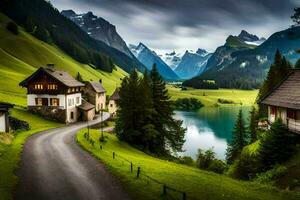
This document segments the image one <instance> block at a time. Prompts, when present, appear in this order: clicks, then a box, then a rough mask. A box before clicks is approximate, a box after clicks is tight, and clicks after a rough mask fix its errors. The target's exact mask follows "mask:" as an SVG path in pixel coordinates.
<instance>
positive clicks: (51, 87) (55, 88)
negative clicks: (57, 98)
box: [48, 84, 57, 90]
mask: <svg viewBox="0 0 300 200" xmlns="http://www.w3.org/2000/svg"><path fill="white" fill-rule="evenodd" d="M48 90H57V85H56V84H48Z"/></svg>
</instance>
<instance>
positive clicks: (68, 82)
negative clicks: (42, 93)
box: [19, 67, 84, 87]
mask: <svg viewBox="0 0 300 200" xmlns="http://www.w3.org/2000/svg"><path fill="white" fill-rule="evenodd" d="M42 71H43V72H45V73H46V74H48V75H49V76H51V77H52V78H54V79H56V80H57V81H58V82H60V83H62V84H63V85H65V86H67V87H83V86H84V84H83V83H81V82H79V81H77V80H76V79H75V78H73V77H72V76H71V75H70V74H68V73H67V72H65V71H62V70H57V69H55V68H46V67H40V68H39V69H38V70H37V71H35V72H34V73H33V74H31V75H30V76H29V77H27V78H26V79H25V80H23V81H22V82H21V83H20V84H19V85H20V86H22V87H26V86H27V85H28V83H29V81H30V80H31V79H32V78H34V77H35V76H36V75H38V74H39V73H40V72H42Z"/></svg>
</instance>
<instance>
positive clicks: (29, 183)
mask: <svg viewBox="0 0 300 200" xmlns="http://www.w3.org/2000/svg"><path fill="white" fill-rule="evenodd" d="M108 117H109V115H108V113H105V114H104V116H103V119H104V120H106V119H107V118H108ZM99 122H100V119H96V120H94V121H92V122H90V123H89V124H90V125H93V124H96V123H99ZM86 125H87V123H83V122H81V123H76V124H73V125H69V126H66V127H63V128H57V129H52V130H48V131H44V132H41V133H40V134H36V135H33V136H31V137H30V138H29V139H28V140H27V142H26V143H25V146H24V149H23V153H22V161H21V166H20V169H19V170H18V171H17V175H18V176H19V178H20V182H19V184H18V186H17V188H16V191H15V195H14V199H22V200H23V199H25V200H27V199H28V200H29V199H30V200H35V199H39V200H48V199H55V200H69V199H70V200H88V199H89V200H98V199H99V200H100V199H103V200H123V199H124V200H127V199H129V197H128V195H127V193H126V192H124V190H123V189H122V187H121V186H120V183H119V181H118V180H117V179H116V178H115V177H113V176H112V175H111V174H110V173H109V172H108V171H107V169H106V168H105V166H104V165H103V164H101V163H100V162H99V160H97V159H95V158H94V157H92V156H91V155H89V154H88V153H87V152H85V151H84V150H82V149H81V148H80V147H79V145H78V144H77V143H76V140H75V135H76V132H77V131H78V130H80V129H82V128H84V127H86Z"/></svg>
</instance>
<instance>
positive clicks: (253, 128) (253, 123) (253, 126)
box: [248, 106, 259, 143]
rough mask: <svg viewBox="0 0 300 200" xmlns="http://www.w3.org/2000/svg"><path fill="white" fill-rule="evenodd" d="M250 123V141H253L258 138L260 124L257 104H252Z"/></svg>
mask: <svg viewBox="0 0 300 200" xmlns="http://www.w3.org/2000/svg"><path fill="white" fill-rule="evenodd" d="M249 114H250V120H249V121H250V124H249V127H248V129H249V130H248V131H249V135H250V143H253V142H255V141H256V140H257V126H258V117H259V116H258V112H257V110H256V108H255V106H252V109H251V111H250V113H249Z"/></svg>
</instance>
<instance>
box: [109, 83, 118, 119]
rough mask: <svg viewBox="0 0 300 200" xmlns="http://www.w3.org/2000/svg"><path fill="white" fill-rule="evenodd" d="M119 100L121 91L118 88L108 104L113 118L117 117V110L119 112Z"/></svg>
mask: <svg viewBox="0 0 300 200" xmlns="http://www.w3.org/2000/svg"><path fill="white" fill-rule="evenodd" d="M119 99H120V95H119V89H118V88H116V89H115V91H114V93H113V94H112V95H111V96H110V98H109V102H108V112H109V113H110V114H111V115H112V116H115V115H116V114H117V110H118V104H117V102H118V100H119Z"/></svg>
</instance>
